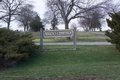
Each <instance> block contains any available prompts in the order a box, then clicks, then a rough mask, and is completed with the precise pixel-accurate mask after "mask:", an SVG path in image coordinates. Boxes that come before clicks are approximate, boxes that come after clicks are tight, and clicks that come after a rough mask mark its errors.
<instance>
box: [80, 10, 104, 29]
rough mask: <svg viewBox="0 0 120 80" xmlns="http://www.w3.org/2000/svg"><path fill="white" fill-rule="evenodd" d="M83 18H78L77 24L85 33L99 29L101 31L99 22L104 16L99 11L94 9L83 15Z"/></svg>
mask: <svg viewBox="0 0 120 80" xmlns="http://www.w3.org/2000/svg"><path fill="white" fill-rule="evenodd" d="M83 15H84V18H79V19H78V23H79V25H81V26H82V28H83V29H84V30H85V31H89V30H92V31H95V29H100V31H101V21H103V19H104V18H105V16H106V14H105V13H104V12H102V10H100V9H95V10H93V11H89V12H86V13H84V14H83Z"/></svg>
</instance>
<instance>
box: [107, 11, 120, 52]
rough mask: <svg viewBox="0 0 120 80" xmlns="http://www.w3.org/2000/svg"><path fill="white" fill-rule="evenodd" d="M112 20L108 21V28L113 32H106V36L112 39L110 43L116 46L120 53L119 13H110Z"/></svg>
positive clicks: (109, 40)
mask: <svg viewBox="0 0 120 80" xmlns="http://www.w3.org/2000/svg"><path fill="white" fill-rule="evenodd" d="M109 15H110V17H111V18H112V20H109V19H107V23H108V26H109V27H110V28H111V31H109V30H108V31H106V35H107V36H108V37H109V38H110V39H107V41H108V42H110V43H112V44H114V45H115V46H116V48H117V50H118V51H120V15H118V14H117V13H114V14H113V13H109Z"/></svg>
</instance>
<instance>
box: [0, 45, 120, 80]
mask: <svg viewBox="0 0 120 80" xmlns="http://www.w3.org/2000/svg"><path fill="white" fill-rule="evenodd" d="M51 48H56V49H59V50H58V51H43V52H41V53H34V55H33V57H31V58H30V59H29V60H28V61H26V62H24V63H22V64H19V65H17V66H15V67H13V68H10V69H7V70H6V69H5V70H3V69H1V70H0V80H10V79H18V78H35V79H39V78H42V77H50V78H54V77H59V76H62V77H71V76H81V77H82V76H98V80H99V79H107V80H119V79H120V53H119V52H116V49H115V47H114V46H110V45H109V46H105V45H104V46H97V45H96V46H85V45H82V46H77V50H75V51H74V50H60V49H64V48H69V49H70V48H72V46H44V49H51Z"/></svg>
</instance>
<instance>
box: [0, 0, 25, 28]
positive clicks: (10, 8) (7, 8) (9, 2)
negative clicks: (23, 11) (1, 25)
mask: <svg viewBox="0 0 120 80" xmlns="http://www.w3.org/2000/svg"><path fill="white" fill-rule="evenodd" d="M24 3H25V0H2V2H1V3H0V20H2V21H4V22H6V23H7V28H8V29H9V28H10V22H11V21H14V20H15V18H14V16H15V15H17V14H16V12H17V10H18V9H19V8H20V7H21V6H22V5H23V4H24Z"/></svg>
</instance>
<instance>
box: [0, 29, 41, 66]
mask: <svg viewBox="0 0 120 80" xmlns="http://www.w3.org/2000/svg"><path fill="white" fill-rule="evenodd" d="M37 49H39V47H38V46H36V45H35V44H34V42H33V38H32V34H30V33H27V34H24V33H23V34H22V33H19V32H15V31H12V30H7V29H3V28H1V29H0V67H10V66H14V65H15V64H17V63H20V62H23V61H25V60H27V59H28V58H29V57H30V56H32V54H33V53H34V52H35V51H36V50H37Z"/></svg>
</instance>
